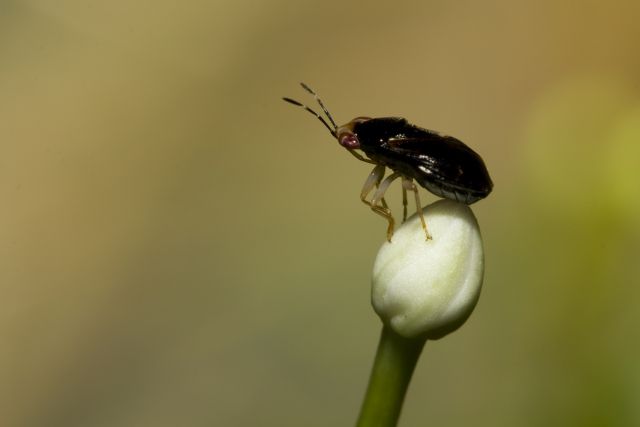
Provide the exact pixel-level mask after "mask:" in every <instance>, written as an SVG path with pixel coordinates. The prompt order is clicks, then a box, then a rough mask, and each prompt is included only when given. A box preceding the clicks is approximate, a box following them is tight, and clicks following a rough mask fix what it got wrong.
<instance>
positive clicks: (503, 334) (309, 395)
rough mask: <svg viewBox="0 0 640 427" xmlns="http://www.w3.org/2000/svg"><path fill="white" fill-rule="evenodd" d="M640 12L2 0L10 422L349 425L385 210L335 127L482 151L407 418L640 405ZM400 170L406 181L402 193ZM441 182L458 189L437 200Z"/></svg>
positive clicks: (617, 417)
mask: <svg viewBox="0 0 640 427" xmlns="http://www.w3.org/2000/svg"><path fill="white" fill-rule="evenodd" d="M639 20H640V3H639V2H638V1H636V0H628V1H613V2H601V1H600V2H595V1H583V2H558V1H551V0H543V1H533V0H529V1H515V2H514V1H497V0H489V1H484V2H475V1H457V2H451V1H395V2H381V1H377V2H364V1H360V2H342V1H333V0H330V1H322V2H302V1H293V0H282V1H262V2H259V1H249V2H239V1H229V0H225V1H215V0H214V1H188V2H170V1H165V0H161V1H137V2H129V1H111V2H94V1H71V0H63V1H57V2H52V1H6V0H5V1H3V2H1V3H0V203H1V208H0V425H2V426H3V427H7V426H9V427H14V426H16V427H17V426H20V427H22V426H25V427H40V426H55V427H58V426H60V427H75V426H78V427H80V426H82V427H87V426H91V427H94V426H98V427H102V426H105V427H106V426H119V427H120V426H123V427H128V426H136V427H138V426H153V427H158V426H278V427H283V426H348V425H352V424H353V423H354V421H355V418H356V415H357V412H358V409H359V405H360V401H361V398H362V394H363V392H364V388H365V386H366V382H367V376H368V372H369V368H370V366H371V362H372V359H373V353H374V350H375V346H376V344H377V339H378V333H379V330H380V322H379V320H378V318H377V317H376V316H375V314H374V313H373V311H372V309H371V307H370V305H369V280H370V274H371V267H372V263H373V258H374V256H375V253H376V251H377V248H378V246H379V245H380V244H381V243H382V242H383V241H384V234H385V223H384V220H382V219H381V218H379V217H378V216H376V215H374V214H372V213H370V212H368V211H367V209H366V207H365V206H364V205H362V204H361V203H360V201H359V200H358V193H359V191H360V187H361V185H362V182H363V181H364V179H365V177H366V175H367V173H368V172H369V169H370V166H369V165H366V164H364V163H360V162H357V161H356V160H355V159H354V158H353V157H351V156H350V155H348V153H346V152H345V151H344V149H342V148H341V147H339V146H338V144H337V143H336V141H335V140H332V139H331V137H330V136H329V135H328V133H327V131H326V129H324V127H322V126H321V124H320V123H319V122H318V121H317V120H316V119H315V118H313V117H312V116H311V115H309V114H307V113H305V112H304V111H302V110H300V109H296V108H294V107H292V106H291V105H287V104H285V103H284V102H282V101H281V100H280V97H281V96H289V97H293V98H295V99H299V100H301V101H304V102H307V103H309V104H313V99H312V98H311V97H310V96H308V95H307V94H306V93H305V92H304V91H303V90H302V89H301V88H300V87H299V86H298V82H299V81H304V82H306V83H308V84H309V85H311V87H313V88H315V89H316V90H317V91H318V92H319V93H320V94H321V96H322V97H323V99H324V101H325V103H326V104H327V106H328V107H329V108H330V109H331V111H332V113H333V115H334V117H335V118H336V119H337V121H338V122H340V123H344V122H347V121H349V120H351V119H352V118H354V117H356V116H362V115H368V116H373V117H375V116H388V115H400V116H404V117H406V118H408V119H409V120H410V121H412V122H414V123H416V124H418V125H421V126H424V127H427V128H431V129H436V130H439V131H442V132H445V133H449V134H452V135H454V136H456V137H458V138H460V139H461V140H463V141H465V142H466V143H467V144H469V145H470V146H471V147H473V148H474V149H475V150H476V151H478V152H479V153H481V155H482V156H483V158H484V159H485V162H486V164H487V166H488V168H489V170H490V173H491V175H492V178H493V180H494V183H495V189H494V192H493V193H492V194H491V196H490V197H489V198H487V199H486V200H483V201H481V202H479V203H478V204H477V205H474V208H473V209H474V212H475V213H476V215H477V217H478V220H479V222H480V225H481V228H482V232H483V236H484V243H485V257H486V274H485V283H484V289H483V294H482V296H481V299H480V302H479V305H478V307H477V309H476V311H475V313H474V314H473V315H472V316H471V318H470V319H469V321H468V322H467V324H466V325H465V326H463V327H462V329H460V330H459V331H458V332H456V333H455V334H453V335H451V336H448V337H446V338H444V339H442V340H440V341H436V342H429V343H427V346H426V348H425V352H424V354H423V357H422V359H421V361H420V363H419V365H418V368H417V370H416V374H415V377H414V381H413V383H412V385H411V388H410V390H409V395H408V398H407V401H406V403H405V410H404V413H403V416H402V418H401V420H400V425H401V426H463V425H474V426H493V427H495V426H523V427H527V426H543V425H545V426H546V425H552V426H579V427H584V426H587V427H589V426H594V427H595V426H637V425H640V405H639V404H638V403H639V402H640V344H639V343H640V333H639V329H640V287H639V285H640V280H639V279H638V277H639V274H640V187H639V184H640V54H639V51H638V42H639V41H640V25H638V22H639ZM399 193H400V191H399V185H397V186H395V185H394V186H393V188H392V189H391V190H390V197H389V201H390V203H391V204H392V207H393V208H394V209H395V212H396V213H397V212H400V200H399V198H398V194H399ZM422 198H423V201H425V202H427V201H429V202H430V201H433V200H435V199H436V198H435V197H434V196H431V195H430V194H428V193H427V192H426V191H425V192H423V193H422Z"/></svg>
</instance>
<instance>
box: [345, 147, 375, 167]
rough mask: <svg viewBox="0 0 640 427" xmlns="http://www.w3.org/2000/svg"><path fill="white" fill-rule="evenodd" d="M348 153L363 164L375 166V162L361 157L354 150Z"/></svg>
mask: <svg viewBox="0 0 640 427" xmlns="http://www.w3.org/2000/svg"><path fill="white" fill-rule="evenodd" d="M349 152H350V153H351V154H352V155H353V157H355V158H356V159H358V160H360V161H362V162H365V163H371V164H372V165H375V164H376V162H374V161H373V160H369V159H367V158H365V157H363V156H362V154H360V153H358V152H357V151H356V150H349Z"/></svg>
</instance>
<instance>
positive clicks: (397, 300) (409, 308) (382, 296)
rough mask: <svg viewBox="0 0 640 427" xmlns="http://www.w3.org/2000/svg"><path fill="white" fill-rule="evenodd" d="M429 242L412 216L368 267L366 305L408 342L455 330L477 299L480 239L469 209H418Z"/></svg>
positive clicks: (444, 204) (446, 203) (447, 204)
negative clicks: (369, 278) (369, 287)
mask: <svg viewBox="0 0 640 427" xmlns="http://www.w3.org/2000/svg"><path fill="white" fill-rule="evenodd" d="M423 212H424V217H425V220H426V222H427V227H428V229H429V233H430V234H431V236H432V240H425V234H424V230H423V229H422V225H421V223H420V219H419V217H418V215H413V216H412V217H411V218H409V219H408V220H407V221H406V222H405V223H404V224H402V226H401V227H399V228H398V229H397V230H396V231H395V233H394V234H393V238H392V242H391V243H388V242H385V243H384V244H383V245H382V247H381V248H380V251H379V252H378V256H377V257H376V261H375V263H374V266H373V283H372V292H371V301H372V304H373V308H374V310H375V311H376V313H378V316H380V318H381V319H382V321H383V322H384V323H385V324H388V325H390V326H391V328H393V330H395V331H396V332H397V333H398V334H400V335H402V336H404V337H407V338H410V337H415V336H418V335H424V336H426V338H428V339H437V338H441V337H443V336H444V335H446V334H448V333H449V332H453V331H454V330H455V329H457V328H458V327H460V326H461V325H462V324H463V323H464V322H465V320H467V318H468V317H469V315H470V314H471V312H472V311H473V308H474V307H475V305H476V303H477V302H478V298H479V296H480V288H481V287H482V277H483V272H484V255H483V251H482V238H481V237H480V229H479V228H478V222H477V220H476V218H475V216H474V215H473V212H472V211H471V209H470V208H469V207H468V206H467V205H464V204H462V203H457V202H454V201H451V200H440V201H437V202H435V203H433V204H431V205H429V206H427V207H426V208H424V210H423Z"/></svg>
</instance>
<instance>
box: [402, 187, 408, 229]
mask: <svg viewBox="0 0 640 427" xmlns="http://www.w3.org/2000/svg"><path fill="white" fill-rule="evenodd" d="M406 220H407V189H406V188H404V185H403V186H402V222H405V221H406Z"/></svg>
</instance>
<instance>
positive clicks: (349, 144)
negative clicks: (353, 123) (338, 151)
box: [338, 133, 360, 150]
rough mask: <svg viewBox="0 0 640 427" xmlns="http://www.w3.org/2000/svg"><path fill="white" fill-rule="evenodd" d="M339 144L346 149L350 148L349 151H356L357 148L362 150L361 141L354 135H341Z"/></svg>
mask: <svg viewBox="0 0 640 427" xmlns="http://www.w3.org/2000/svg"><path fill="white" fill-rule="evenodd" d="M338 142H339V143H340V145H342V146H343V147H344V148H348V149H349V150H355V149H356V148H360V141H358V137H357V136H355V135H354V134H352V133H345V134H342V135H340V138H339V139H338Z"/></svg>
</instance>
